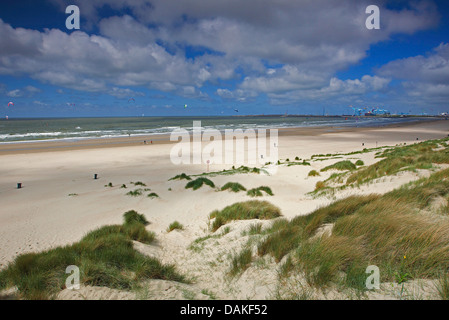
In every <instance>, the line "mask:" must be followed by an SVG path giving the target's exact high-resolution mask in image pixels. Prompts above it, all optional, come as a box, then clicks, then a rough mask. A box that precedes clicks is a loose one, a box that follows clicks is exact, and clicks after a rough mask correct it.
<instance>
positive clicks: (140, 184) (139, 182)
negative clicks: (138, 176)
mask: <svg viewBox="0 0 449 320" xmlns="http://www.w3.org/2000/svg"><path fill="white" fill-rule="evenodd" d="M130 183H131V184H133V185H135V186H142V187H146V186H147V185H146V184H145V183H143V182H142V181H137V182H130Z"/></svg>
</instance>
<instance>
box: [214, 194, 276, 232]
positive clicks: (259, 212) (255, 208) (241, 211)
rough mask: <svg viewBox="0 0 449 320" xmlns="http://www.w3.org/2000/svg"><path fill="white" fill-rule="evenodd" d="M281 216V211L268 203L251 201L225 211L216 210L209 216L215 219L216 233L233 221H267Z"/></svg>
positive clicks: (231, 206)
mask: <svg viewBox="0 0 449 320" xmlns="http://www.w3.org/2000/svg"><path fill="white" fill-rule="evenodd" d="M279 216H281V210H280V209H279V208H278V207H276V206H274V205H273V204H271V203H269V202H268V201H259V200H250V201H245V202H237V203H234V204H232V205H230V206H227V207H225V208H224V209H223V210H215V211H213V212H212V213H211V214H210V215H209V218H210V219H214V221H213V223H212V227H211V229H212V231H216V230H217V229H218V228H220V227H221V226H222V225H224V224H226V223H227V222H229V221H232V220H249V219H262V220H266V219H274V218H277V217H279Z"/></svg>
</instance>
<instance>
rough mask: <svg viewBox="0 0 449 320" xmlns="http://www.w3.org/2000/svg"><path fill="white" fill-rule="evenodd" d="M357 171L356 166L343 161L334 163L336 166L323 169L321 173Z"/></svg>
mask: <svg viewBox="0 0 449 320" xmlns="http://www.w3.org/2000/svg"><path fill="white" fill-rule="evenodd" d="M355 169H357V167H356V166H355V164H353V163H352V162H351V161H349V160H343V161H339V162H337V163H334V164H332V165H330V166H327V167H324V168H323V169H321V172H324V171H328V170H340V171H346V170H355Z"/></svg>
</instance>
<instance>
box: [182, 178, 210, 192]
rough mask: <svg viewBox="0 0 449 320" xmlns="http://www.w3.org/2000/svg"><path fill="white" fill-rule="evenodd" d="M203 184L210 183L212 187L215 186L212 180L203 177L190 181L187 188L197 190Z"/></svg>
mask: <svg viewBox="0 0 449 320" xmlns="http://www.w3.org/2000/svg"><path fill="white" fill-rule="evenodd" d="M203 184H205V185H208V186H209V187H211V188H215V184H214V183H213V182H212V181H211V180H209V179H207V178H203V177H200V178H196V179H195V180H192V181H190V182H188V183H187V184H186V186H185V188H186V189H189V188H192V189H193V190H197V189H199V188H201V187H202V186H203Z"/></svg>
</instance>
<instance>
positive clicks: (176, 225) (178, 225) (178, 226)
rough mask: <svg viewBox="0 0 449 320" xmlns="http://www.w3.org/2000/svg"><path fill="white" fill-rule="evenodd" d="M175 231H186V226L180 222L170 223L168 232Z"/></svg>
mask: <svg viewBox="0 0 449 320" xmlns="http://www.w3.org/2000/svg"><path fill="white" fill-rule="evenodd" d="M175 229H178V230H184V226H183V225H182V224H181V223H180V222H178V221H173V222H172V223H170V225H169V226H168V228H167V232H170V231H173V230H175Z"/></svg>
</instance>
